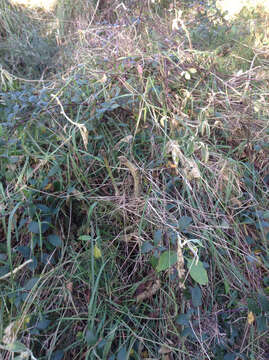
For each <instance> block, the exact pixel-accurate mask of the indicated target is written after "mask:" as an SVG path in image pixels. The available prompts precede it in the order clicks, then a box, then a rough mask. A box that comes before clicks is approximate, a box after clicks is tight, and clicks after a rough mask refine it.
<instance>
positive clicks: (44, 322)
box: [36, 317, 51, 330]
mask: <svg viewBox="0 0 269 360" xmlns="http://www.w3.org/2000/svg"><path fill="white" fill-rule="evenodd" d="M50 323H51V320H49V319H46V318H45V317H43V318H42V319H40V320H39V321H38V323H37V324H36V327H37V329H38V330H46V329H47V328H48V327H49V324H50Z"/></svg>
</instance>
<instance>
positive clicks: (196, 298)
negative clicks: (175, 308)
mask: <svg viewBox="0 0 269 360" xmlns="http://www.w3.org/2000/svg"><path fill="white" fill-rule="evenodd" d="M191 300H192V305H193V306H194V307H199V306H201V305H202V291H201V289H200V287H199V286H198V285H196V286H195V287H193V288H191Z"/></svg>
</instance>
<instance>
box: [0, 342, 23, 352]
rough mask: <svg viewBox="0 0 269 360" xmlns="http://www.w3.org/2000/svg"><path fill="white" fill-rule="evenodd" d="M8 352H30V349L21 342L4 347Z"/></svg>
mask: <svg viewBox="0 0 269 360" xmlns="http://www.w3.org/2000/svg"><path fill="white" fill-rule="evenodd" d="M4 347H5V349H6V350H8V351H11V352H29V349H27V347H26V346H25V345H23V344H22V343H21V342H19V341H14V342H13V343H11V344H8V345H5V346H4Z"/></svg>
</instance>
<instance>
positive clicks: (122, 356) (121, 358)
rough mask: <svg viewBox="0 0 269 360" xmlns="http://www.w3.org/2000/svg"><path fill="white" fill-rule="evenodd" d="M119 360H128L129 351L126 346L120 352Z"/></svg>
mask: <svg viewBox="0 0 269 360" xmlns="http://www.w3.org/2000/svg"><path fill="white" fill-rule="evenodd" d="M117 360H127V350H126V347H125V346H124V347H122V348H121V349H120V351H119V352H118V355H117Z"/></svg>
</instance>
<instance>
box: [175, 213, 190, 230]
mask: <svg viewBox="0 0 269 360" xmlns="http://www.w3.org/2000/svg"><path fill="white" fill-rule="evenodd" d="M191 223H192V218H191V217H190V216H182V217H181V218H180V219H179V221H178V228H179V230H180V231H186V230H187V229H188V227H189V226H190V224H191Z"/></svg>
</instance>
